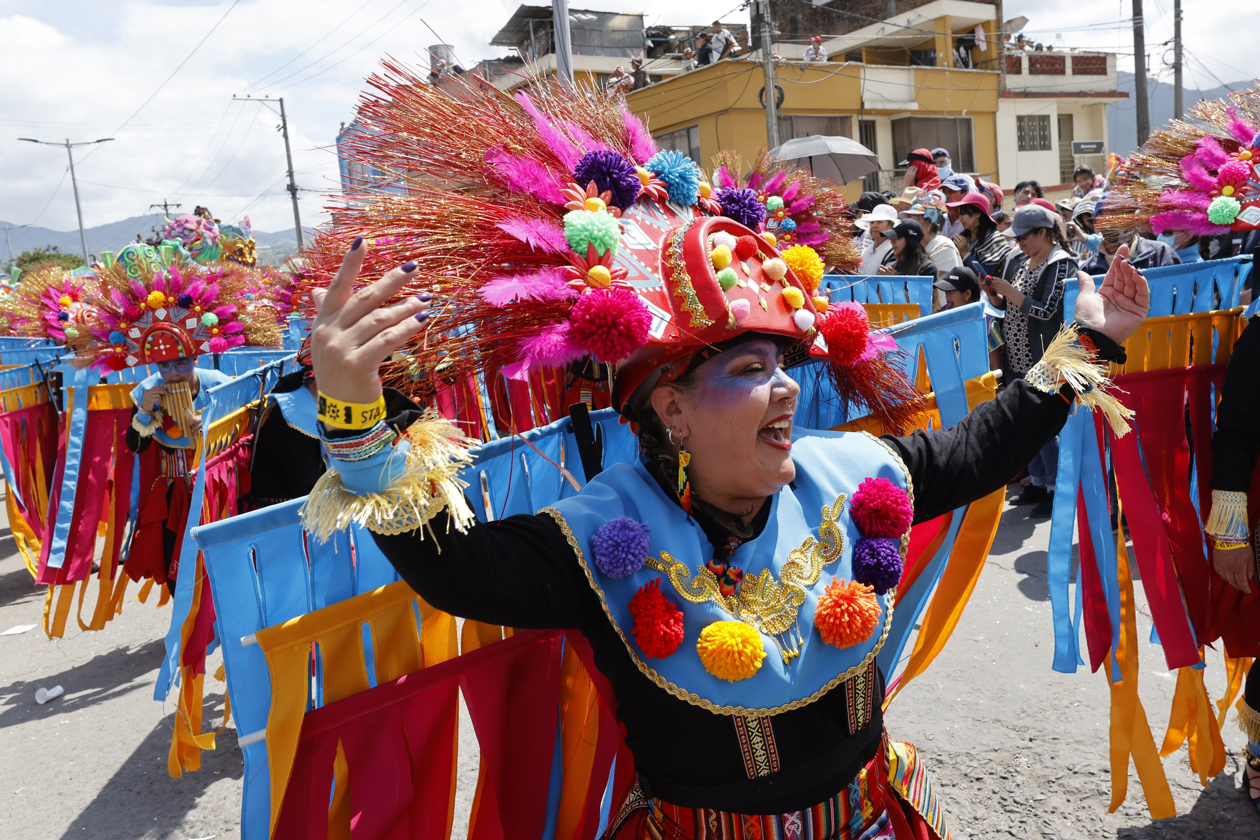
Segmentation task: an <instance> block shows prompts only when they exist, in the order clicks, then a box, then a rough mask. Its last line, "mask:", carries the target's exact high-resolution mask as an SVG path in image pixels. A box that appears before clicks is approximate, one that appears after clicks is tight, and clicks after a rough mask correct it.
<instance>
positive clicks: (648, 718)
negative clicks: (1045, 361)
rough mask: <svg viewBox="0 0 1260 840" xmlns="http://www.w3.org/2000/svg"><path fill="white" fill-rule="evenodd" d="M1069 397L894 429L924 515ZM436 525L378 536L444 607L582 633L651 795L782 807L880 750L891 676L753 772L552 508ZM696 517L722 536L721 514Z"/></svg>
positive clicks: (836, 704)
mask: <svg viewBox="0 0 1260 840" xmlns="http://www.w3.org/2000/svg"><path fill="white" fill-rule="evenodd" d="M1112 346H1113V347H1114V345H1112ZM1117 349H1118V348H1117ZM1070 397H1071V392H1070V391H1064V392H1060V393H1055V394H1044V393H1041V392H1039V391H1037V390H1035V389H1033V388H1032V387H1030V386H1029V385H1028V384H1027V383H1026V382H1023V381H1018V382H1014V383H1011V385H1010V387H1008V388H1006V389H1005V390H1004V391H1003V392H1002V393H1001V394H1000V395H999V396H998V397H997V398H996V399H995V400H992V401H990V402H987V403H984V404H983V405H981V406H979V407H977V408H976V409H975V410H974V411H973V412H971V414H969V415H968V416H967V417H966V418H965V419H964V420H962V421H961V422H960V423H958V424H957V425H956V426H954V427H953V428H951V429H945V430H939V431H934V432H930V433H926V432H922V431H919V432H915V433H914V434H912V435H909V436H906V437H891V436H889V437H885V438H884V440H885V441H886V442H887V443H888V444H889V445H890V446H891V447H892V448H893V449H894V450H895V451H896V452H897V454H898V455H900V456H901V458H902V460H903V461H904V462H905V464H906V467H907V469H908V471H909V473H910V476H911V478H912V480H913V482H914V494H915V521H916V522H923V521H927V520H930V519H932V518H934V517H937V516H940V515H942V514H944V513H946V512H948V511H951V510H954V509H956V508H958V507H960V506H962V505H965V504H967V503H969V502H971V501H974V500H976V499H979V498H981V497H983V496H985V495H987V494H989V493H991V492H993V491H994V490H996V489H998V488H1000V487H1002V486H1004V485H1005V484H1006V483H1007V482H1008V481H1010V480H1011V479H1012V478H1013V477H1014V476H1015V474H1016V473H1018V471H1019V470H1020V469H1021V468H1022V467H1023V466H1024V465H1026V464H1027V463H1028V462H1029V461H1030V460H1032V457H1033V455H1034V454H1035V453H1037V452H1038V451H1040V450H1041V448H1042V447H1043V446H1044V445H1045V444H1046V442H1047V441H1049V440H1050V439H1051V438H1052V437H1054V436H1055V435H1056V434H1058V432H1059V430H1060V429H1061V428H1062V426H1063V424H1064V422H1065V421H1066V419H1067V415H1068V411H1069V402H1068V399H1070ZM764 520H765V517H764V516H763V517H759V518H758V522H757V523H754V524H760V525H764ZM433 524H434V527H433V529H432V531H431V534H435V535H436V537H437V538H436V539H433V538H432V537H430V536H426V537H425V538H424V539H421V538H420V537H419V536H416V535H414V534H404V535H397V536H381V535H376V541H377V543H378V545H380V547H381V550H382V551H383V552H384V553H385V555H386V556H387V557H388V558H389V560H390V562H392V563H393V564H394V566H395V567H396V568H397V570H398V572H399V574H400V575H401V576H402V578H403V579H404V580H406V581H407V582H408V583H409V584H410V585H411V586H412V588H414V589H415V590H416V592H418V593H419V594H420V595H421V596H422V597H423V598H424V599H425V600H426V601H428V602H429V603H430V604H432V605H433V606H435V607H437V608H438V609H441V610H445V611H447V612H449V613H452V614H454V615H457V616H462V617H465V618H470V619H474V620H477V621H482V622H486V623H490V624H503V625H508V626H511V627H517V628H522V629H537V628H555V629H566V630H569V629H572V630H577V631H579V632H581V633H582V634H583V635H585V636H586V637H587V639H588V640H589V641H590V644H591V647H592V649H593V651H594V655H595V663H596V666H597V667H598V668H599V670H600V671H601V672H602V673H603V674H604V675H605V676H606V677H607V678H608V679H609V681H610V682H611V684H612V686H613V691H614V693H615V695H616V696H615V700H616V704H617V709H618V711H617V714H618V716H619V718H620V719H621V721H622V722H623V724H624V725H625V728H626V733H627V738H626V743H627V746H628V747H629V748H630V749H631V751H632V752H633V753H634V756H635V766H636V769H637V771H638V774H639V777H640V779H641V781H642V782H643V783H644V784H645V787H646V788H647V789H648V791H649V795H655V796H659V797H660V798H662V799H664V800H665V801H667V802H672V803H674V804H678V805H684V806H703V807H710V808H719V809H723V810H729V811H735V812H739V813H761V814H770V813H785V812H789V811H794V810H800V809H804V808H807V807H810V806H812V805H814V804H816V803H818V802H821V801H823V800H825V799H826V798H828V797H830V796H832V795H834V794H835V793H836V792H837V791H839V790H841V789H842V788H843V787H844V786H845V785H847V784H848V783H849V782H850V781H851V780H852V779H853V778H854V776H855V775H856V773H857V772H858V771H859V770H860V769H861V768H862V766H863V765H864V764H866V763H867V762H868V761H870V759H871V758H872V757H873V756H874V755H875V752H876V749H877V748H878V746H879V742H880V737H881V733H882V729H883V719H882V715H881V713H880V706H881V703H882V701H883V696H884V685H883V676H882V675H878V676H877V679H876V683H877V685H876V686H875V690H874V698H873V700H874V702H873V709H874V711H873V713H872V715H871V717H870V720H869V723H867V724H866V725H865V726H863V727H861V728H859V729H857V731H855V732H850V730H849V713H848V712H849V710H848V702H847V699H846V692H845V691H843V690H839V689H837V690H834V691H831V692H830V693H828V694H826V695H824V696H823V697H822V698H820V699H819V700H817V701H816V702H814V703H812V704H810V705H807V706H804V707H802V708H799V709H795V710H793V711H789V712H785V713H782V714H779V715H777V716H775V717H773V718H770V719H769V720H770V726H771V728H772V730H773V738H774V745H775V748H776V749H777V753H778V757H779V763H780V767H781V769H780V770H779V771H778V772H774V773H771V774H770V775H767V776H762V777H760V778H755V779H754V778H749V776H750V774H749V773H748V772H747V771H746V770H745V762H744V760H743V758H742V756H741V752H740V742H739V739H738V737H737V729H736V725H735V721H734V720H733V719H732V718H731V717H728V716H724V715H718V714H713V713H710V712H708V711H705V710H703V709H701V708H699V707H696V706H692V705H690V704H688V703H687V702H685V701H683V700H680V699H677V698H675V697H673V696H671V695H670V694H668V693H667V692H665V691H664V690H663V689H661V688H658V687H657V686H656V685H654V684H653V683H652V682H651V681H650V680H649V679H648V678H647V677H645V676H644V675H643V674H642V673H640V671H639V670H638V668H637V667H636V666H635V664H634V662H633V660H632V659H631V658H630V655H629V653H628V652H627V651H626V649H625V646H624V644H623V643H622V641H621V639H620V638H619V637H618V635H617V633H616V632H615V630H614V629H613V627H612V625H611V624H610V623H609V621H608V619H607V617H606V616H605V614H604V612H603V609H602V608H601V605H600V601H599V598H598V596H597V595H596V594H595V592H594V590H592V588H591V587H590V585H589V584H588V582H587V580H586V577H585V575H584V573H583V571H582V569H581V568H580V566H579V565H578V562H577V559H576V558H575V556H574V554H573V551H572V549H571V548H570V547H569V545H568V543H567V541H566V539H565V536H564V534H563V532H562V531H561V530H560V527H559V525H557V524H556V522H555V521H554V520H553V519H552V518H551V517H550V516H546V515H542V516H534V515H519V516H511V517H508V518H506V519H503V520H500V521H496V522H487V523H479V524H477V525H475V526H474V527H473V528H471V529H470V530H469V532H468V533H467V534H460V533H458V532H457V531H455V530H454V529H448V528H447V527H446V524H445V523H444V522H442V521H440V520H439V521H437V522H435V523H433ZM700 524H701V525H702V526H704V528H705V531H706V534H708V535H710V540H711V541H712V540H713V534H714V530H713V529H714V527H715V525H714V523H706V522H704V521H702V520H701V521H700ZM439 548H440V549H441V551H440V554H439Z"/></svg>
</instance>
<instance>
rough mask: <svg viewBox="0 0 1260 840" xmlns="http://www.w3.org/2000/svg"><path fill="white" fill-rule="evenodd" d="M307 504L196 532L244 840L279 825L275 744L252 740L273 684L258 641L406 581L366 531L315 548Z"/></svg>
mask: <svg viewBox="0 0 1260 840" xmlns="http://www.w3.org/2000/svg"><path fill="white" fill-rule="evenodd" d="M305 501H306V500H305V499H304V498H303V499H295V500H293V501H290V502H285V503H284V504H280V505H275V506H273V507H268V508H264V509H262V510H258V511H253V512H251V513H246V514H242V515H240V516H235V517H232V518H231V519H225V520H223V521H222V522H215V523H213V524H210V525H202V526H200V527H197V528H193V529H192V532H191V533H192V537H193V540H194V541H195V542H196V544H197V547H198V548H199V549H200V550H201V551H202V552H203V554H204V556H205V560H206V572H207V574H208V575H209V577H210V589H211V592H212V594H213V596H214V602H215V610H216V614H217V621H216V624H217V628H216V629H217V632H218V633H219V634H220V641H221V644H222V649H223V661H224V664H225V666H226V667H225V670H226V672H227V682H228V694H229V696H230V697H231V698H232V714H233V716H234V718H235V721H236V729H237V737H238V738H239V739H240V740H241V741H242V742H243V743H242V747H241V749H242V751H243V752H244V754H245V785H244V791H243V796H242V803H241V836H242V837H245V838H248V839H249V840H266V837H267V834H268V822H269V820H270V816H271V794H270V784H271V780H270V773H269V771H268V767H267V744H266V742H265V741H264V740H262V739H261V738H258V739H257V740H254V739H251V737H250V736H251V735H254V734H255V733H261V732H263V731H264V730H265V729H266V726H267V713H268V710H269V709H270V706H271V678H270V675H269V673H268V671H267V663H266V660H265V659H264V657H263V654H262V650H261V649H260V648H259V647H258V645H256V644H253V643H252V642H253V640H252V636H253V634H254V633H256V632H258V631H259V630H261V629H262V628H264V627H269V626H271V625H273V624H279V623H281V622H284V621H288V620H289V619H291V618H296V617H297V616H299V615H304V614H305V613H308V612H312V611H314V610H317V609H321V608H323V607H326V606H328V605H329V604H333V603H337V602H338V601H343V600H345V599H346V598H350V597H352V596H354V595H358V594H361V593H363V592H368V591H371V590H372V589H376V588H377V587H379V586H384V585H385V584H388V583H393V582H394V581H396V580H398V576H397V573H395V572H394V568H393V566H391V565H390V564H389V561H388V560H386V559H385V557H384V555H382V554H381V552H380V549H378V548H377V547H376V542H375V540H373V539H372V536H371V534H369V533H368V532H367V531H363V530H359V529H352V530H350V531H348V532H341V533H339V534H337V535H335V536H334V537H333V538H332V539H331V540H329V541H328V542H327V543H323V544H320V543H318V542H316V541H315V540H313V539H310V540H308V539H307V536H306V534H305V533H304V532H303V530H302V523H301V519H300V516H299V511H300V510H301V507H302V504H303V503H304V502H305ZM246 641H248V642H249V643H248V644H246V643H245V642H246Z"/></svg>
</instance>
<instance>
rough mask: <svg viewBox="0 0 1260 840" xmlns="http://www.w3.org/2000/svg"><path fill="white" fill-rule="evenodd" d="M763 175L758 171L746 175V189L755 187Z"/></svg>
mask: <svg viewBox="0 0 1260 840" xmlns="http://www.w3.org/2000/svg"><path fill="white" fill-rule="evenodd" d="M763 177H764V176H762V174H761V173H760V172H754V173H753V174H751V175H749V176H748V189H750V190H755V189H757V186H758V185H759V184H760V183H761V182H762V180H763Z"/></svg>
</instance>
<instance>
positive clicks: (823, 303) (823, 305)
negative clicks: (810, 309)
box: [814, 295, 831, 315]
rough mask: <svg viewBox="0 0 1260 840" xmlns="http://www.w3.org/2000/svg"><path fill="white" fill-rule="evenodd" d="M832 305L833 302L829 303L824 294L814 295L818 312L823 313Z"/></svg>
mask: <svg viewBox="0 0 1260 840" xmlns="http://www.w3.org/2000/svg"><path fill="white" fill-rule="evenodd" d="M830 305H831V304H830V303H828V302H827V299H826V298H825V297H823V296H822V295H815V296H814V308H815V309H817V310H818V314H820V315H821V314H822V313H824V312H826V311H827V307H829V306H830Z"/></svg>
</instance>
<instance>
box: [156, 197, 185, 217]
mask: <svg viewBox="0 0 1260 840" xmlns="http://www.w3.org/2000/svg"><path fill="white" fill-rule="evenodd" d="M183 206H184V205H182V204H171V200H170V199H169V198H164V199H162V203H161V204H150V205H149V209H150V210H152V209H153V208H154V207H161V208H162V215H164V216H166V218H168V219H169V218H170V217H171V208H172V207H183Z"/></svg>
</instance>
